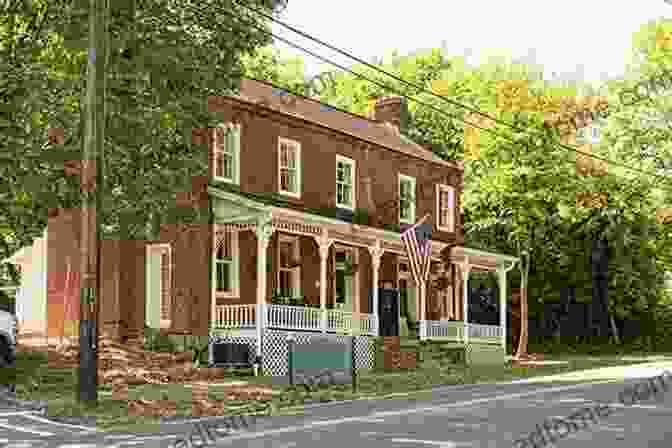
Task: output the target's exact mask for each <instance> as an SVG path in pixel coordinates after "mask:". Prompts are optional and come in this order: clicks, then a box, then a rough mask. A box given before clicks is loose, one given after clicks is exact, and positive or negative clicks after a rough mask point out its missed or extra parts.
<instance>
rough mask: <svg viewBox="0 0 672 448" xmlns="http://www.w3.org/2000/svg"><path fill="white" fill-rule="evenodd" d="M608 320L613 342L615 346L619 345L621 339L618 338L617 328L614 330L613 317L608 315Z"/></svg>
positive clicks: (614, 322)
mask: <svg viewBox="0 0 672 448" xmlns="http://www.w3.org/2000/svg"><path fill="white" fill-rule="evenodd" d="M609 320H610V321H611V333H612V334H613V335H614V340H615V341H616V344H618V345H621V338H620V337H619V336H618V328H616V321H614V316H613V315H611V314H610V315H609Z"/></svg>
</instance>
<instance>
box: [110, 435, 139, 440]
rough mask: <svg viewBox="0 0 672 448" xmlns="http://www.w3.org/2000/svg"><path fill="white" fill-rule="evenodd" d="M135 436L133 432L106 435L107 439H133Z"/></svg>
mask: <svg viewBox="0 0 672 448" xmlns="http://www.w3.org/2000/svg"><path fill="white" fill-rule="evenodd" d="M133 437H135V436H134V435H133V434H113V435H111V436H105V438H106V439H132V438H133Z"/></svg>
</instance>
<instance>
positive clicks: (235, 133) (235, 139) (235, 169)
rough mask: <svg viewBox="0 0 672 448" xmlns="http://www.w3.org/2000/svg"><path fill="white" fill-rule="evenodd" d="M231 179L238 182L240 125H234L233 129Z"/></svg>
mask: <svg viewBox="0 0 672 448" xmlns="http://www.w3.org/2000/svg"><path fill="white" fill-rule="evenodd" d="M232 140H233V179H234V182H235V183H239V182H240V125H236V126H235V127H234V130H233V138H232Z"/></svg>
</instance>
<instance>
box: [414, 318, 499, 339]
mask: <svg viewBox="0 0 672 448" xmlns="http://www.w3.org/2000/svg"><path fill="white" fill-rule="evenodd" d="M421 324H422V325H425V328H426V335H427V339H443V340H447V341H453V342H464V333H465V331H464V330H465V324H464V322H459V321H450V320H428V321H424V322H421ZM466 327H467V329H468V331H469V340H470V341H478V342H482V343H500V342H501V337H502V327H500V326H497V325H481V324H471V323H470V324H467V325H466Z"/></svg>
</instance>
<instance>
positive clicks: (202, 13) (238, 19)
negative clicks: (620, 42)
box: [188, 0, 669, 198]
mask: <svg viewBox="0 0 672 448" xmlns="http://www.w3.org/2000/svg"><path fill="white" fill-rule="evenodd" d="M233 1H234V3H236V4H239V3H238V2H237V1H236V0H233ZM240 6H243V7H244V8H246V9H248V10H251V11H253V12H257V13H258V11H256V10H255V9H254V8H250V7H249V6H247V5H240ZM188 9H190V10H191V11H192V12H193V13H195V14H197V15H200V16H205V15H206V14H207V12H206V11H204V10H202V9H199V8H197V7H194V6H190V7H188ZM218 11H219V12H222V13H223V14H225V15H228V16H230V17H232V18H234V19H235V20H236V23H238V24H242V25H244V26H250V25H251V26H254V27H255V28H257V29H259V30H261V31H262V32H263V33H266V34H268V35H270V36H272V37H274V38H276V39H278V40H280V41H282V42H285V43H286V44H288V45H290V46H292V47H294V48H297V49H299V50H301V51H303V52H305V53H306V54H309V55H311V56H313V57H315V58H316V59H319V60H321V61H323V62H326V63H328V64H330V65H333V66H336V67H338V68H340V69H341V70H343V71H346V72H348V73H351V74H353V75H355V76H357V77H358V78H361V79H364V80H366V81H368V82H371V83H373V84H376V85H378V86H379V87H382V88H384V89H386V90H388V91H392V92H394V93H395V94H397V95H400V96H402V97H404V98H406V99H408V100H411V101H414V102H416V103H418V104H421V105H423V106H426V107H429V108H431V109H433V110H435V111H437V112H438V113H440V114H442V115H444V116H448V117H450V118H455V119H457V120H459V121H461V122H463V123H465V124H467V125H469V126H473V127H475V128H478V129H481V130H483V131H486V132H490V133H493V134H495V135H497V136H498V137H501V138H504V139H505V140H508V141H510V142H512V143H514V144H520V142H516V141H515V140H514V139H512V138H511V137H510V136H508V135H504V134H501V133H499V132H497V131H494V130H493V129H490V128H487V127H482V126H480V125H478V124H476V123H471V122H469V121H467V120H466V119H464V118H463V117H461V116H459V115H453V114H450V113H449V112H446V111H445V110H443V109H439V108H437V107H435V106H434V105H432V104H428V103H426V102H423V101H421V100H418V99H416V98H413V97H410V96H408V95H406V94H403V93H400V92H398V90H396V89H394V88H393V87H391V86H389V85H387V84H382V83H380V82H378V81H375V80H372V79H370V78H368V77H366V76H364V75H362V74H359V73H356V72H354V71H352V70H351V69H349V68H347V67H344V66H342V65H340V64H338V63H336V62H333V61H331V60H330V59H328V58H326V57H323V56H321V55H318V54H315V53H314V52H312V51H310V50H308V49H306V48H303V47H302V46H300V45H298V44H296V43H294V42H291V41H289V40H288V39H285V38H283V37H281V36H278V35H277V34H275V33H273V32H272V31H268V30H267V29H266V28H264V27H263V26H261V25H259V24H258V23H257V22H256V21H254V20H249V21H248V20H246V19H243V18H242V17H240V16H239V15H237V14H235V13H233V12H231V11H227V10H224V9H222V8H221V7H220V8H218ZM258 14H260V15H262V16H264V17H266V18H267V19H269V20H272V21H274V22H275V21H276V19H275V18H273V17H272V16H269V15H267V14H265V13H258ZM287 26H288V27H290V28H292V27H291V26H289V25H287ZM226 28H227V29H228V30H229V31H235V29H234V28H229V27H226ZM298 32H299V33H302V32H301V31H298ZM304 34H305V33H304ZM305 35H306V36H308V35H307V34H305ZM308 37H309V38H312V36H308ZM312 39H314V40H315V41H316V42H318V43H321V44H323V45H325V46H328V47H330V48H334V49H335V50H336V51H342V50H338V49H336V48H335V47H332V46H329V44H325V43H322V42H321V41H319V40H317V39H315V38H312ZM343 53H344V54H346V55H348V54H347V53H345V52H343ZM349 57H351V58H353V59H355V60H357V61H360V62H362V63H363V64H366V65H367V66H370V67H372V68H374V69H375V70H377V71H380V72H382V73H384V74H387V75H388V76H392V77H394V78H396V79H400V80H401V81H403V82H406V81H405V80H402V79H401V78H397V77H396V76H394V75H391V74H388V73H387V72H385V71H383V70H380V69H378V68H377V67H375V66H372V65H371V64H368V63H366V62H365V61H362V60H361V59H358V58H356V57H354V56H349ZM407 83H408V82H407ZM408 84H410V85H411V86H414V87H416V88H418V89H420V90H423V91H425V92H427V91H426V90H424V89H422V88H421V87H420V86H415V85H413V84H412V83H408ZM283 89H284V90H286V91H287V92H288V93H295V92H291V91H290V90H288V89H286V88H284V87H283ZM428 93H430V94H431V95H433V96H436V97H437V98H441V99H445V100H447V98H445V97H442V96H438V95H435V94H434V93H433V92H428ZM448 101H449V102H450V100H448ZM456 104H458V105H460V106H462V107H465V108H467V109H470V107H469V106H464V105H461V104H460V103H456ZM478 112H479V113H480V114H481V115H484V116H486V117H488V118H489V119H492V120H496V121H501V120H498V119H495V118H492V117H491V116H489V115H487V114H485V113H483V112H480V111H478ZM501 122H502V123H504V124H507V125H508V126H510V127H513V128H514V129H520V128H516V127H515V126H514V125H511V124H509V123H506V122H504V121H501ZM523 131H524V130H523ZM537 132H539V131H537ZM553 143H554V144H556V145H558V146H560V147H562V148H563V149H568V150H570V151H572V152H576V153H579V154H583V155H585V156H586V157H591V158H594V159H598V160H602V161H604V162H606V163H610V164H614V165H619V166H622V167H624V168H626V169H629V170H633V171H637V172H640V173H642V174H646V175H651V176H654V177H657V178H658V177H662V178H663V179H664V180H665V181H666V182H669V179H668V178H665V177H663V176H660V175H658V174H656V173H651V172H649V171H645V170H640V169H637V168H634V167H630V166H628V165H624V164H621V163H619V162H614V161H610V160H609V159H605V158H602V157H599V156H595V155H593V154H590V153H585V152H583V151H580V150H578V149H576V148H572V147H571V146H567V145H564V144H562V143H559V142H553ZM635 196H637V197H641V198H644V197H645V196H644V195H643V194H641V193H636V194H635Z"/></svg>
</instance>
